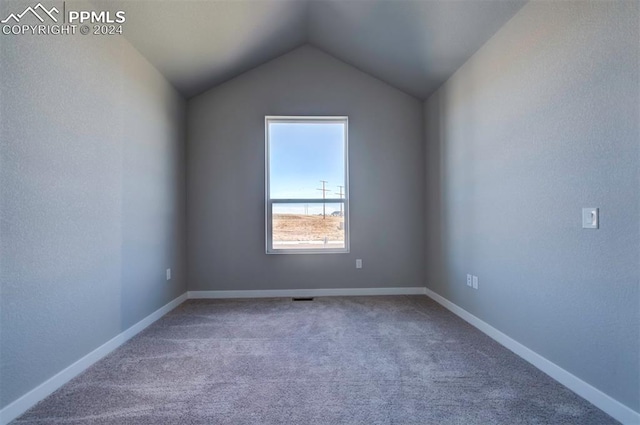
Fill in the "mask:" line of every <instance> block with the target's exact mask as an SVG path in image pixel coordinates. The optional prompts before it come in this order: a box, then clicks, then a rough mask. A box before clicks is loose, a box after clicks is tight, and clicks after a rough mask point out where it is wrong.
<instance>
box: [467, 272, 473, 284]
mask: <svg viewBox="0 0 640 425" xmlns="http://www.w3.org/2000/svg"><path fill="white" fill-rule="evenodd" d="M467 286H472V284H471V275H470V274H468V275H467Z"/></svg>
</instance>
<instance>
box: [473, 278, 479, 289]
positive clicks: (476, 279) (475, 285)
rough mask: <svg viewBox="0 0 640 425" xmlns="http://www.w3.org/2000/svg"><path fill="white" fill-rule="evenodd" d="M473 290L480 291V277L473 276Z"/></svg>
mask: <svg viewBox="0 0 640 425" xmlns="http://www.w3.org/2000/svg"><path fill="white" fill-rule="evenodd" d="M473 289H478V276H473Z"/></svg>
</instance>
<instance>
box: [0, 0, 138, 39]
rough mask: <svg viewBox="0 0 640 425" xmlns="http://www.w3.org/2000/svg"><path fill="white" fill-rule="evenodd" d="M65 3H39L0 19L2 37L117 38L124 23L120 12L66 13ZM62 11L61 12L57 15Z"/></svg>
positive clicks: (82, 11)
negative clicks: (112, 36) (71, 36)
mask: <svg viewBox="0 0 640 425" xmlns="http://www.w3.org/2000/svg"><path fill="white" fill-rule="evenodd" d="M66 6H67V5H66V2H63V3H62V4H59V5H58V7H57V6H51V7H46V6H44V5H43V4H42V3H38V4H36V5H35V6H28V7H27V8H26V9H24V10H23V11H19V12H13V13H10V14H9V16H7V17H6V18H4V19H2V20H0V24H2V31H1V32H2V34H3V35H75V34H77V33H80V34H82V35H91V34H93V35H118V34H122V24H124V23H125V21H126V13H125V12H124V11H123V10H118V11H116V12H112V11H108V10H99V11H98V10H67V7H66ZM60 10H62V12H60Z"/></svg>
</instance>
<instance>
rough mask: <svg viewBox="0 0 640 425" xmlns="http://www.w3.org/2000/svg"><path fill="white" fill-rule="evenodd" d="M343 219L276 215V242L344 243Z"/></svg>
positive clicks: (274, 221)
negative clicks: (323, 241) (326, 241)
mask: <svg viewBox="0 0 640 425" xmlns="http://www.w3.org/2000/svg"><path fill="white" fill-rule="evenodd" d="M343 220H344V219H343V217H332V216H329V215H327V216H326V217H325V218H323V217H322V216H321V215H320V216H318V215H302V214H274V215H273V240H274V241H322V240H324V237H325V236H327V237H328V240H329V241H343V240H344V230H342V229H341V228H340V223H341V222H342V221H343Z"/></svg>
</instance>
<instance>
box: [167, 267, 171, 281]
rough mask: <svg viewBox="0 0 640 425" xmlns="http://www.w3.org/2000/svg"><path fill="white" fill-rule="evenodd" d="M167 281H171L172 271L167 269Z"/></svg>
mask: <svg viewBox="0 0 640 425" xmlns="http://www.w3.org/2000/svg"><path fill="white" fill-rule="evenodd" d="M167 280H171V269H167Z"/></svg>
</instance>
